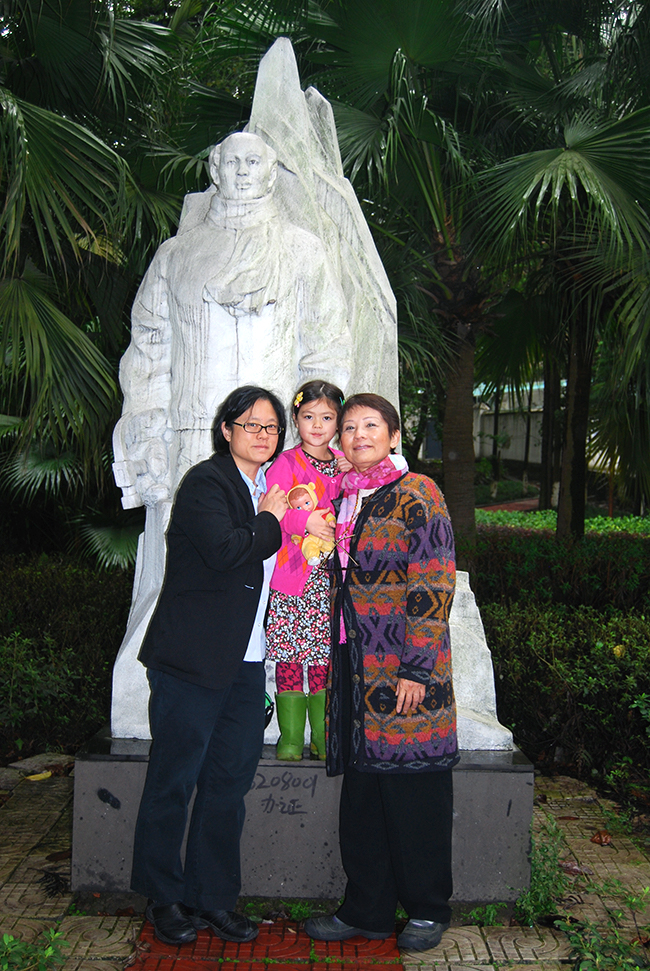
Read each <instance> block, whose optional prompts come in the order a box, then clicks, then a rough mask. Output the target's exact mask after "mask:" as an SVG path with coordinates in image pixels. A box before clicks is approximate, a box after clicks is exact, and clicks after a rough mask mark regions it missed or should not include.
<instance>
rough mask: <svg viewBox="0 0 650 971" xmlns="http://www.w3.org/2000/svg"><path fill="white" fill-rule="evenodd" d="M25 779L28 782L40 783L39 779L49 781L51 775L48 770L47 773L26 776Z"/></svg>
mask: <svg viewBox="0 0 650 971" xmlns="http://www.w3.org/2000/svg"><path fill="white" fill-rule="evenodd" d="M25 778H26V779H29V781H30V782H40V781H41V779H51V778H52V773H51V772H50V770H49V769H48V770H47V772H37V773H36V774H35V775H26V776H25Z"/></svg>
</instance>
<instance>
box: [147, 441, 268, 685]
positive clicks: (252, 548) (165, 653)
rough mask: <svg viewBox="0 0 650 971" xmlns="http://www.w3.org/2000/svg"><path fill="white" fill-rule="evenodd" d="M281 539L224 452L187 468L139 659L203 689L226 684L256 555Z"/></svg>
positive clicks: (260, 570)
mask: <svg viewBox="0 0 650 971" xmlns="http://www.w3.org/2000/svg"><path fill="white" fill-rule="evenodd" d="M281 543H282V534H281V531H280V524H279V522H278V520H277V519H276V517H275V516H274V515H273V514H272V513H270V512H261V513H259V514H258V515H255V510H254V508H253V503H252V500H251V496H250V492H249V491H248V488H247V487H246V485H245V483H244V481H243V479H242V477H241V475H240V473H239V469H238V468H237V466H236V465H235V462H234V460H233V459H232V457H231V456H230V455H226V456H222V455H213V456H212V457H211V458H209V459H206V461H205V462H200V463H199V464H198V465H195V466H194V467H193V468H191V469H190V470H189V472H188V473H187V475H186V476H185V478H184V479H183V481H182V482H181V485H180V487H179V489H178V493H177V495H176V500H175V502H174V508H173V511H172V516H171V521H170V524H169V529H168V530H167V565H166V570H165V581H164V584H163V588H162V590H161V593H160V597H159V599H158V604H157V606H156V609H155V612H154V615H153V617H152V618H151V623H150V624H149V629H148V630H147V634H146V636H145V639H144V642H143V645H142V649H141V651H140V654H139V659H140V661H142V663H143V664H145V665H146V666H147V667H150V668H154V669H156V670H158V671H165V672H167V674H173V675H175V677H177V678H180V679H181V680H182V681H190V682H192V684H199V685H203V686H204V687H206V688H223V687H226V686H227V685H228V684H230V682H231V681H232V680H233V678H234V677H235V675H236V673H237V670H238V668H239V664H240V662H241V660H242V658H243V657H244V654H245V653H246V648H247V646H248V641H249V638H250V635H251V631H252V629H253V622H254V620H255V614H256V612H257V606H258V603H259V598H260V593H261V590H262V583H263V580H264V567H263V565H262V564H263V560H265V559H267V558H268V557H269V556H271V555H272V554H273V553H275V552H276V551H277V550H278V549H279V548H280V545H281Z"/></svg>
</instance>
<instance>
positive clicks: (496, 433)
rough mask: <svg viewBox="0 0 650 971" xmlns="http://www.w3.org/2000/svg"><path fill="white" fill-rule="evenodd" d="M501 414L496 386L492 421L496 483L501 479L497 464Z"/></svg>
mask: <svg viewBox="0 0 650 971" xmlns="http://www.w3.org/2000/svg"><path fill="white" fill-rule="evenodd" d="M500 413H501V386H500V385H498V384H497V386H496V390H495V392H494V421H493V423H492V478H493V479H494V481H495V482H498V481H499V479H500V478H501V474H500V473H501V467H500V462H499V415H500Z"/></svg>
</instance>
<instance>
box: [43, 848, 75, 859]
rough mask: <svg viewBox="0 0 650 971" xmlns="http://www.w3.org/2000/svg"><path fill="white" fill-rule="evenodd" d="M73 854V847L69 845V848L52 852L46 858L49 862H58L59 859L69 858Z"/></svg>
mask: <svg viewBox="0 0 650 971" xmlns="http://www.w3.org/2000/svg"><path fill="white" fill-rule="evenodd" d="M71 856H72V847H68V849H67V850H59V851H58V853H50V855H49V856H46V857H45V859H46V860H47V861H48V863H58V862H59V860H69V859H70V857H71Z"/></svg>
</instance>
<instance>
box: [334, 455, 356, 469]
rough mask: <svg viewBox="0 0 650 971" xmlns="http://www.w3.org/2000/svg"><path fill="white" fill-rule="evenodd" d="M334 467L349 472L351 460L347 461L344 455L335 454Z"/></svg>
mask: <svg viewBox="0 0 650 971" xmlns="http://www.w3.org/2000/svg"><path fill="white" fill-rule="evenodd" d="M336 467H337V469H338V470H339V472H349V471H350V469H351V468H352V462H348V460H347V459H346V457H345V455H337V456H336Z"/></svg>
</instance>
